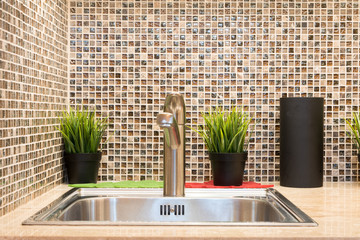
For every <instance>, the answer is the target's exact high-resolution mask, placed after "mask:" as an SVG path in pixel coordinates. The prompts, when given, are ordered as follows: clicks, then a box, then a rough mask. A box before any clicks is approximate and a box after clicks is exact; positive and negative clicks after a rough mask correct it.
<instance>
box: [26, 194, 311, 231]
mask: <svg viewBox="0 0 360 240" xmlns="http://www.w3.org/2000/svg"><path fill="white" fill-rule="evenodd" d="M23 224H26V225H27V224H46V225H230V226H231V225H248V226H317V223H316V222H314V221H313V220H312V219H311V218H310V217H309V216H307V215H306V214H305V213H304V212H302V211H301V210H300V209H299V208H297V207H296V206H295V205H293V204H292V203H291V202H290V201H289V200H287V199H286V198H285V197H284V196H282V195H281V194H280V193H279V192H277V191H276V190H274V189H187V190H186V197H162V191H161V190H160V189H142V190H139V189H85V188H84V189H72V190H70V191H69V192H67V193H66V194H64V195H63V196H61V197H60V198H59V199H57V200H56V201H54V202H53V203H51V204H50V205H49V206H47V207H46V208H44V209H42V210H41V211H39V212H38V213H36V214H35V215H34V216H32V217H31V218H29V219H28V220H26V221H25V222H23Z"/></svg>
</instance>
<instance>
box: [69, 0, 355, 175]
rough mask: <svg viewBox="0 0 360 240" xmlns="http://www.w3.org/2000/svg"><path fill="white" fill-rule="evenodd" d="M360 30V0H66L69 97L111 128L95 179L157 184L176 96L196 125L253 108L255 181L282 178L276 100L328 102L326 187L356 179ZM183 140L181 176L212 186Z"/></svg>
mask: <svg viewBox="0 0 360 240" xmlns="http://www.w3.org/2000/svg"><path fill="white" fill-rule="evenodd" d="M358 29H359V3H358V1H335V0H334V1H333V0H326V1H320V0H314V1H300V0H294V1H274V0H266V1H256V0H240V1H239V0H236V1H235V0H230V1H216V0H214V1H211V0H210V1H204V0H200V1H195V0H189V1H181V0H180V1H168V0H167V1H165V0H158V1H156V0H155V1H153V0H149V1H136V0H134V1H128V0H123V1H70V16H69V31H70V32H69V34H70V39H69V44H70V55H69V58H70V59H69V61H70V69H69V70H70V102H71V104H72V105H73V106H75V105H78V106H81V105H84V106H86V107H90V108H95V106H96V110H97V112H98V115H99V116H100V115H101V116H109V118H110V120H111V122H112V124H111V126H110V129H109V132H108V135H113V137H112V139H111V140H110V142H109V143H108V144H107V145H104V153H105V154H106V156H105V157H104V158H103V162H102V168H101V170H100V177H99V179H100V180H102V181H113V180H116V181H118V180H143V179H155V180H159V179H162V165H163V163H162V162H163V159H162V154H163V150H162V148H163V147H162V135H163V133H162V132H161V131H160V129H159V128H158V127H157V126H156V124H155V121H154V119H155V117H156V115H157V114H158V113H159V112H160V111H162V109H163V104H164V99H165V97H166V94H168V93H170V92H180V93H181V94H183V96H184V98H185V101H186V106H187V124H188V125H189V126H191V127H196V126H197V125H198V124H201V123H202V120H201V118H200V113H201V112H203V111H208V110H209V109H210V108H211V107H213V106H217V105H223V106H225V107H230V106H232V105H242V106H244V108H245V109H246V110H247V111H249V112H250V114H251V116H252V117H253V118H254V124H253V128H254V134H253V137H252V138H251V140H250V145H249V160H248V163H247V166H246V174H245V177H246V180H255V181H278V180H279V149H280V146H279V136H280V133H279V99H280V98H281V97H286V96H288V97H292V96H304V97H305V96H309V97H311V96H314V97H324V98H325V104H326V106H325V111H326V112H325V116H326V119H325V139H324V144H325V154H324V169H325V170H324V175H325V176H324V180H325V181H357V180H358V176H359V169H358V163H357V161H356V156H355V149H354V148H353V146H352V144H351V141H350V139H349V138H348V137H346V126H345V122H344V118H350V117H351V112H352V111H359V57H358V55H359V43H360V42H359V31H358ZM255 123H256V124H255ZM186 136H187V142H186V180H187V181H200V182H201V181H207V180H209V179H210V178H211V165H210V163H209V160H208V156H207V153H206V149H205V147H204V144H203V142H202V140H201V139H199V137H198V136H197V135H196V134H195V133H193V132H190V131H187V133H186Z"/></svg>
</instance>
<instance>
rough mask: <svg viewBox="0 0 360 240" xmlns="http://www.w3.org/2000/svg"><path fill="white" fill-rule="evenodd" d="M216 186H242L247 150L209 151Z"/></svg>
mask: <svg viewBox="0 0 360 240" xmlns="http://www.w3.org/2000/svg"><path fill="white" fill-rule="evenodd" d="M209 157H210V160H211V168H212V173H213V180H214V185H215V186H240V185H242V182H243V177H244V169H245V162H246V160H247V152H244V153H209Z"/></svg>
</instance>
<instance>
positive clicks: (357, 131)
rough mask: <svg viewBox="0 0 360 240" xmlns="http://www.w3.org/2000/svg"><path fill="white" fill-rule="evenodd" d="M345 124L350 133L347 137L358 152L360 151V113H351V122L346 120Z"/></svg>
mask: <svg viewBox="0 0 360 240" xmlns="http://www.w3.org/2000/svg"><path fill="white" fill-rule="evenodd" d="M346 122H347V124H348V126H349V127H350V129H351V132H348V135H350V136H352V138H353V141H354V143H355V144H356V146H357V149H358V151H360V112H359V113H353V119H352V121H349V120H346Z"/></svg>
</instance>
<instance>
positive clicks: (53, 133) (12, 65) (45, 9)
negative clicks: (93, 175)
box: [0, 0, 68, 216]
mask: <svg viewBox="0 0 360 240" xmlns="http://www.w3.org/2000/svg"><path fill="white" fill-rule="evenodd" d="M67 8H68V6H67V4H66V1H62V0H54V1H52V0H51V1H17V0H16V1H15V0H14V1H0V16H1V18H0V99H1V100H0V216H2V215H4V214H5V213H7V212H9V211H11V210H13V209H15V208H16V207H18V206H19V205H21V204H24V203H26V202H28V201H29V200H31V199H34V198H35V197H37V196H39V195H40V194H42V193H44V192H46V191H48V190H49V189H51V188H53V187H54V186H55V185H58V184H60V183H61V182H62V175H63V174H62V169H63V167H62V162H61V157H62V140H61V136H60V134H59V133H58V131H57V130H56V128H55V126H56V124H57V123H58V120H57V116H58V114H59V112H60V111H62V110H63V109H64V108H65V107H66V105H67V97H68V78H67V74H68V69H67V59H68V56H67V23H68V19H67V18H68V15H67Z"/></svg>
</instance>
